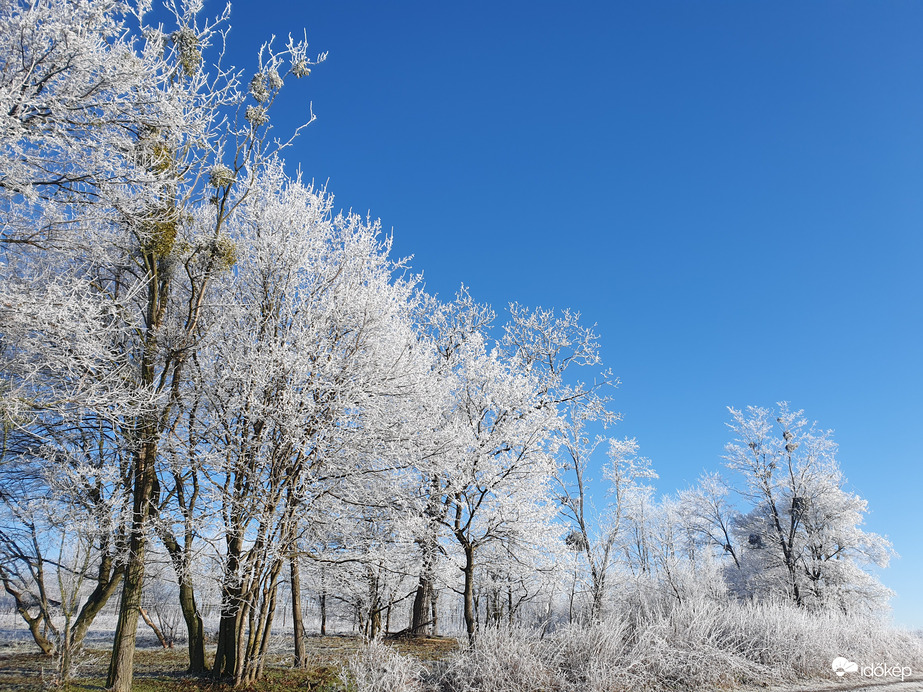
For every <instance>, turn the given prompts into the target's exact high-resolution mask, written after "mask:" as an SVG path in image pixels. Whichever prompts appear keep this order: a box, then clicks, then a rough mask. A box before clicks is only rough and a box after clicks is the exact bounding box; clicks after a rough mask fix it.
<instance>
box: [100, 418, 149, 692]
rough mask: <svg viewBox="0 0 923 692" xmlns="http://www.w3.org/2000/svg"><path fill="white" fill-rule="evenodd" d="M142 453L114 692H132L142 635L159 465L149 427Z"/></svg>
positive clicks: (113, 663) (112, 666)
mask: <svg viewBox="0 0 923 692" xmlns="http://www.w3.org/2000/svg"><path fill="white" fill-rule="evenodd" d="M143 433H144V434H143V436H142V439H143V440H144V441H143V442H142V443H141V449H140V450H139V453H138V456H137V459H136V461H135V473H134V492H133V496H134V497H133V503H132V520H131V538H130V539H129V543H128V548H129V554H128V564H127V566H126V568H125V580H124V586H123V588H122V602H121V605H120V607H119V619H118V623H117V624H116V628H115V640H114V642H113V645H112V658H111V660H110V662H109V675H108V676H107V678H106V687H107V688H108V689H109V690H111V692H130V690H131V679H132V675H133V673H134V659H135V639H136V637H137V633H138V616H139V614H140V609H141V594H142V591H143V589H144V561H145V554H146V551H147V524H148V518H149V517H150V515H151V499H152V496H153V494H154V490H155V488H156V487H157V474H156V471H157V470H156V467H155V461H156V457H157V443H156V441H155V439H154V438H155V435H156V431H155V430H154V428H153V426H145V428H144V430H143Z"/></svg>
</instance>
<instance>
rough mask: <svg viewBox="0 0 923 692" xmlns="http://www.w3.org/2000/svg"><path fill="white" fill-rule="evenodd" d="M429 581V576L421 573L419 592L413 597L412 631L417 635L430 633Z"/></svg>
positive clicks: (418, 584)
mask: <svg viewBox="0 0 923 692" xmlns="http://www.w3.org/2000/svg"><path fill="white" fill-rule="evenodd" d="M429 594H430V589H429V583H428V580H427V578H426V577H425V576H424V575H423V574H420V580H419V582H418V583H417V593H416V594H415V595H414V597H413V609H412V610H411V614H410V633H411V634H412V635H413V636H415V637H420V636H423V635H426V634H428V629H429V627H428V625H429V611H430V600H429Z"/></svg>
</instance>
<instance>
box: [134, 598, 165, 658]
mask: <svg viewBox="0 0 923 692" xmlns="http://www.w3.org/2000/svg"><path fill="white" fill-rule="evenodd" d="M138 613H139V614H140V615H141V619H142V620H144V622H145V624H146V625H147V626H148V627H150V628H151V629H152V630H153V631H154V635H155V636H156V637H157V641H159V642H160V646H161V647H162V648H164V649H172V648H173V645H172V644H171V643H170V642H168V641H167V638H166V637H164V636H163V632H161V631H160V628H159V627H158V626H157V623H156V622H154V621H153V620H151V616H150V615H148V614H147V611H146V610H145V609H144V608H138Z"/></svg>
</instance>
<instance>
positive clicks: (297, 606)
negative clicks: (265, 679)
mask: <svg viewBox="0 0 923 692" xmlns="http://www.w3.org/2000/svg"><path fill="white" fill-rule="evenodd" d="M289 561H290V563H291V588H292V632H293V634H294V636H295V667H296V668H303V667H304V666H305V665H307V658H306V655H305V650H304V620H303V619H302V616H301V574H300V569H299V567H298V556H297V555H292V557H290V558H289Z"/></svg>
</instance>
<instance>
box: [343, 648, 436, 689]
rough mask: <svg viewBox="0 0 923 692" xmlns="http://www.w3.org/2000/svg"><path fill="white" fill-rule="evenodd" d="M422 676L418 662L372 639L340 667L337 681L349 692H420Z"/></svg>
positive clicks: (421, 669) (421, 668)
mask: <svg viewBox="0 0 923 692" xmlns="http://www.w3.org/2000/svg"><path fill="white" fill-rule="evenodd" d="M422 673H423V666H422V665H421V664H420V662H419V661H417V660H416V659H414V658H413V657H411V656H401V655H400V654H399V653H398V652H396V651H395V650H394V649H392V648H391V647H390V646H387V645H386V644H383V643H382V642H381V640H378V639H373V640H372V641H370V642H369V643H368V644H366V645H365V646H363V647H362V648H361V649H360V650H359V652H358V653H357V654H356V655H355V656H354V657H353V658H351V659H350V660H349V661H348V662H347V663H346V665H344V666H343V668H342V669H341V671H340V679H341V680H342V681H343V682H344V683H345V684H346V686H347V689H349V690H350V691H351V692H352V691H353V690H355V692H418V691H420V692H422V690H423V686H422V683H421V676H422Z"/></svg>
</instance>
